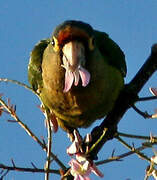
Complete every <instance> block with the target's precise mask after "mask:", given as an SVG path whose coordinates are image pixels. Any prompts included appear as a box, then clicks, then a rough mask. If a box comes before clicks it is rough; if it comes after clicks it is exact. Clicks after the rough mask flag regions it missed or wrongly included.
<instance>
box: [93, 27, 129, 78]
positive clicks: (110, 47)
mask: <svg viewBox="0 0 157 180" xmlns="http://www.w3.org/2000/svg"><path fill="white" fill-rule="evenodd" d="M94 38H95V41H96V45H97V46H98V48H99V50H100V52H101V54H102V55H103V56H106V57H107V58H106V60H107V62H108V64H109V65H111V66H113V67H115V68H117V69H118V70H119V71H120V72H121V73H122V75H123V76H124V77H125V76H126V73H127V67H126V62H125V55H124V53H123V51H122V50H121V49H120V47H119V46H118V45H117V44H116V43H115V42H114V41H113V40H112V39H110V38H109V36H108V34H106V33H104V32H100V31H96V30H95V31H94Z"/></svg>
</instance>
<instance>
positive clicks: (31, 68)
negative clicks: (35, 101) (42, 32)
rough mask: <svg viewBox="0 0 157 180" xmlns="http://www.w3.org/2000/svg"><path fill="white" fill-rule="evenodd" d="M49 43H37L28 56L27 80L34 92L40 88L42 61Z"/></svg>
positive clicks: (45, 40)
mask: <svg viewBox="0 0 157 180" xmlns="http://www.w3.org/2000/svg"><path fill="white" fill-rule="evenodd" d="M49 43H50V39H44V40H41V41H39V42H38V43H37V44H36V45H35V47H34V49H33V50H32V52H31V54H30V61H29V65H28V80H29V83H30V85H31V87H32V88H33V90H34V91H40V90H41V88H42V67H41V65H42V59H43V53H44V50H45V48H46V47H47V46H48V44H49Z"/></svg>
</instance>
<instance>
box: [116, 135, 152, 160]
mask: <svg viewBox="0 0 157 180" xmlns="http://www.w3.org/2000/svg"><path fill="white" fill-rule="evenodd" d="M116 139H118V141H119V142H121V143H122V144H123V145H124V146H125V147H127V148H128V149H130V150H131V151H133V152H135V153H136V154H137V155H138V156H139V157H140V158H141V159H145V160H147V161H149V162H151V160H150V158H148V157H147V156H146V155H144V154H143V153H141V152H140V151H141V150H143V149H145V148H148V146H141V149H140V150H139V149H138V148H134V147H132V146H130V145H129V144H128V143H127V142H125V141H124V140H123V139H122V138H120V137H119V136H117V137H116Z"/></svg>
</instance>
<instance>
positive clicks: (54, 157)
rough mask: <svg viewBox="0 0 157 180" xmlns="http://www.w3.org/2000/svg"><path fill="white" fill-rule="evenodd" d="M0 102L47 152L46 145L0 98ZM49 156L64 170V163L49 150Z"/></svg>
mask: <svg viewBox="0 0 157 180" xmlns="http://www.w3.org/2000/svg"><path fill="white" fill-rule="evenodd" d="M0 104H1V105H2V106H3V107H4V108H5V109H6V110H7V111H8V112H9V114H10V115H11V116H12V117H13V118H14V119H15V120H16V121H17V122H18V124H19V125H20V126H21V127H22V128H23V129H24V130H25V131H26V132H27V134H28V135H29V136H31V137H32V138H33V139H34V140H35V141H36V142H37V143H38V144H39V145H40V147H41V148H42V149H43V150H44V151H46V152H47V147H46V146H45V145H44V144H43V143H42V142H41V141H40V140H39V139H38V137H37V136H36V135H35V134H34V133H33V132H32V131H31V130H30V129H29V128H28V127H27V125H25V124H24V123H23V122H22V121H21V120H20V119H19V118H18V116H17V115H16V113H15V112H13V110H12V109H11V108H10V107H9V106H8V105H7V104H6V103H5V102H4V101H3V100H2V99H1V98H0ZM51 157H52V158H53V159H54V160H55V161H56V163H57V164H58V165H59V166H60V167H61V168H62V169H63V170H66V167H65V166H64V164H63V163H62V162H61V161H60V160H59V159H58V158H57V156H56V155H54V154H53V153H52V152H51Z"/></svg>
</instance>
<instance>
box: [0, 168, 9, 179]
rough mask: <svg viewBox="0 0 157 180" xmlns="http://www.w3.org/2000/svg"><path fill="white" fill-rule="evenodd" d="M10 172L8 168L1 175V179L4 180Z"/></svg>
mask: <svg viewBox="0 0 157 180" xmlns="http://www.w3.org/2000/svg"><path fill="white" fill-rule="evenodd" d="M8 173H9V170H7V171H6V172H5V173H3V175H2V176H1V177H0V180H3V178H4V177H5V176H6V175H7V174H8Z"/></svg>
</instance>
